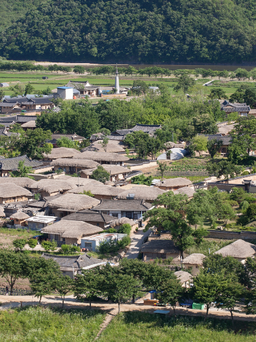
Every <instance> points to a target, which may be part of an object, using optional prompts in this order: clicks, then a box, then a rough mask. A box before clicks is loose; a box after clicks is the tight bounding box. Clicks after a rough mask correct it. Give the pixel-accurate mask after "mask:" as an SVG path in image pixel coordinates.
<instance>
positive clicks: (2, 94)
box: [0, 89, 5, 100]
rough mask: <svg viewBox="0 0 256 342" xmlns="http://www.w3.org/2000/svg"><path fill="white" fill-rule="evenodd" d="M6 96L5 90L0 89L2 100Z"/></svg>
mask: <svg viewBox="0 0 256 342" xmlns="http://www.w3.org/2000/svg"><path fill="white" fill-rule="evenodd" d="M4 96H5V92H4V91H3V89H0V100H2V99H3V98H4Z"/></svg>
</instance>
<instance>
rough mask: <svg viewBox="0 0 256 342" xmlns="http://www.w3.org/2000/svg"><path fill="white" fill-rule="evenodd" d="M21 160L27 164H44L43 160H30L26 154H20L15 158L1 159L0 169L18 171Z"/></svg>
mask: <svg viewBox="0 0 256 342" xmlns="http://www.w3.org/2000/svg"><path fill="white" fill-rule="evenodd" d="M20 161H24V165H25V166H31V167H38V166H42V165H43V162H42V161H39V160H30V159H29V158H28V157H27V156H26V155H25V156H20V157H15V158H5V159H0V170H2V171H17V170H18V166H19V162H20Z"/></svg>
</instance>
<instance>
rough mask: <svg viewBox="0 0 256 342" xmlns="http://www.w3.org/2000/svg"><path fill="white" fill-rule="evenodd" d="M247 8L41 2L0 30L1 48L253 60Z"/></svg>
mask: <svg viewBox="0 0 256 342" xmlns="http://www.w3.org/2000/svg"><path fill="white" fill-rule="evenodd" d="M202 8H204V11H203V12H202ZM233 13H237V15H236V16H235V17H234V15H233ZM253 13H255V4H254V3H253V2H252V1H250V0H240V1H239V2H238V1H234V0H231V1H229V2H225V3H223V4H222V6H219V4H218V1H217V0H211V1H209V2H207V3H205V1H203V0H199V1H188V0H186V1H185V2H184V1H181V0H178V1H175V2H170V1H164V2H162V1H158V0H155V1H153V2H151V3H150V4H149V3H148V2H147V1H144V0H133V1H130V2H126V3H120V2H118V1H116V0H110V1H108V2H107V3H106V2H100V1H96V2H95V1H91V0H90V1H87V2H86V3H81V1H78V0H72V1H69V2H68V3H67V2H66V1H64V0H60V1H58V4H56V2H55V1H53V0H45V1H43V2H40V4H39V5H38V6H36V7H35V6H31V7H29V8H28V11H27V13H26V15H24V16H22V17H21V18H20V19H19V20H18V21H17V22H16V23H15V24H13V25H11V26H10V27H8V29H6V30H5V31H3V32H2V34H1V41H0V53H1V55H2V56H6V57H7V56H8V57H9V58H12V59H21V58H23V59H24V58H27V59H28V58H29V59H40V60H42V59H47V60H55V61H56V60H60V61H63V60H70V61H81V60H82V59H83V60H84V59H86V60H88V61H100V62H102V61H110V60H112V61H113V60H115V61H120V62H124V60H126V61H132V62H144V63H152V62H157V61H158V62H161V63H171V62H175V61H179V62H181V61H183V62H190V63H191V62H211V63H216V62H218V63H221V62H225V63H232V62H235V61H236V62H241V61H255V51H254V30H255V18H254V16H253ZM131 22H132V23H133V25H132V26H131V25H130V23H131ZM38 27H40V32H39V31H38ZM231 36H232V39H231V38H230V37H231ZM106 37H107V38H108V39H106Z"/></svg>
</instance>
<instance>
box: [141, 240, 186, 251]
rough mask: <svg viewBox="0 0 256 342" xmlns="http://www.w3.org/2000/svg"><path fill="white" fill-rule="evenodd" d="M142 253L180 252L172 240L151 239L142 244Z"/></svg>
mask: <svg viewBox="0 0 256 342" xmlns="http://www.w3.org/2000/svg"><path fill="white" fill-rule="evenodd" d="M140 251H141V252H142V253H177V254H179V253H180V250H179V248H177V247H175V246H174V243H173V241H172V240H151V241H148V242H146V243H144V244H143V245H142V246H141V249H140Z"/></svg>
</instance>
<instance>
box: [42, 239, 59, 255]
mask: <svg viewBox="0 0 256 342" xmlns="http://www.w3.org/2000/svg"><path fill="white" fill-rule="evenodd" d="M41 245H42V247H43V248H44V249H45V250H46V251H47V252H49V251H54V250H55V249H56V247H57V244H56V242H55V241H54V240H53V241H43V242H42V243H41Z"/></svg>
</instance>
